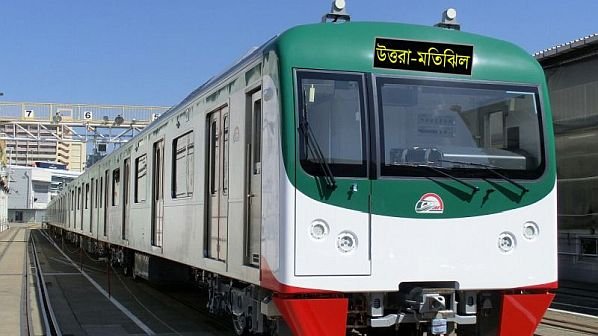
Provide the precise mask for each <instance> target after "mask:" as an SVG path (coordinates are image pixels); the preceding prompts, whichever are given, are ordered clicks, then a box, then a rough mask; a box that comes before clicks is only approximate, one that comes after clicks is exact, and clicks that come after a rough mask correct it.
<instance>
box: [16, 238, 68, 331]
mask: <svg viewBox="0 0 598 336" xmlns="http://www.w3.org/2000/svg"><path fill="white" fill-rule="evenodd" d="M29 237H30V239H29V246H28V247H29V251H28V253H27V258H26V260H25V262H26V263H29V264H30V266H31V268H30V269H31V270H32V271H33V272H34V274H31V272H27V273H26V274H27V275H28V276H29V275H32V276H33V277H34V279H32V280H33V282H34V283H35V287H36V289H37V296H36V297H37V299H38V303H39V307H40V308H41V311H40V315H41V318H42V321H43V327H44V331H45V335H52V336H62V330H61V329H60V326H59V324H58V320H57V319H56V315H55V314H54V309H53V308H52V303H51V301H50V297H49V296H48V288H47V287H46V282H45V280H44V273H43V271H42V268H41V265H40V262H39V256H38V251H37V248H36V246H35V238H34V237H32V236H31V235H30V236H29ZM27 292H28V291H27ZM33 299H34V297H33V295H30V294H29V295H27V306H28V307H32V306H33V304H32V303H33V302H32V301H33ZM27 311H30V310H29V309H28V310H27ZM27 320H28V321H29V322H28V324H29V328H28V331H29V332H28V334H29V335H33V334H34V333H33V331H34V330H35V326H34V325H33V320H32V319H31V317H27Z"/></svg>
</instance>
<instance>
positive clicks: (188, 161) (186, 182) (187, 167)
mask: <svg viewBox="0 0 598 336" xmlns="http://www.w3.org/2000/svg"><path fill="white" fill-rule="evenodd" d="M193 142H194V141H193V131H191V132H188V133H186V134H184V135H181V136H180V137H178V138H176V139H174V141H173V143H172V149H173V160H172V198H181V197H191V196H192V195H193V171H194V169H193V167H194V161H193V160H194V144H193Z"/></svg>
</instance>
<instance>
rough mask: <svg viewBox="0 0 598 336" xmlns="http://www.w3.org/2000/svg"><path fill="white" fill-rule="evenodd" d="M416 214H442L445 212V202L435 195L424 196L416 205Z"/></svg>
mask: <svg viewBox="0 0 598 336" xmlns="http://www.w3.org/2000/svg"><path fill="white" fill-rule="evenodd" d="M415 212H417V213H436V214H441V213H443V212H444V202H442V198H440V196H438V195H436V194H434V193H427V194H424V195H423V196H422V197H420V198H419V201H417V203H415Z"/></svg>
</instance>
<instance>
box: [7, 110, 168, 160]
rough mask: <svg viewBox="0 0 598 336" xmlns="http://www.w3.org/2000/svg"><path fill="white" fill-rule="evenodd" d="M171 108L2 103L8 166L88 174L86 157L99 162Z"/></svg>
mask: <svg viewBox="0 0 598 336" xmlns="http://www.w3.org/2000/svg"><path fill="white" fill-rule="evenodd" d="M168 109H169V107H163V106H141V105H90V104H64V103H31V102H5V101H2V102H0V139H3V140H6V144H7V154H8V162H9V163H10V164H13V165H21V166H31V165H33V163H34V162H36V161H46V162H58V163H62V164H65V165H66V166H67V168H68V169H69V170H73V171H83V170H84V169H85V167H86V166H87V164H86V161H87V160H86V157H87V152H88V151H90V152H93V153H94V155H93V157H92V159H94V160H96V159H97V157H98V156H99V155H100V154H101V153H102V150H101V148H102V146H103V148H104V151H105V149H106V146H107V145H110V146H112V147H111V148H114V146H118V145H119V144H122V143H126V142H127V141H128V140H130V139H131V138H132V137H134V136H135V135H136V134H138V133H139V132H141V130H142V129H143V128H144V127H146V126H147V125H149V124H150V123H151V122H152V121H153V120H155V119H157V118H158V117H159V116H160V115H161V114H162V113H164V112H165V111H167V110H168Z"/></svg>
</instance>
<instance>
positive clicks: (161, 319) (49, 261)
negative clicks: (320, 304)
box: [32, 230, 232, 336]
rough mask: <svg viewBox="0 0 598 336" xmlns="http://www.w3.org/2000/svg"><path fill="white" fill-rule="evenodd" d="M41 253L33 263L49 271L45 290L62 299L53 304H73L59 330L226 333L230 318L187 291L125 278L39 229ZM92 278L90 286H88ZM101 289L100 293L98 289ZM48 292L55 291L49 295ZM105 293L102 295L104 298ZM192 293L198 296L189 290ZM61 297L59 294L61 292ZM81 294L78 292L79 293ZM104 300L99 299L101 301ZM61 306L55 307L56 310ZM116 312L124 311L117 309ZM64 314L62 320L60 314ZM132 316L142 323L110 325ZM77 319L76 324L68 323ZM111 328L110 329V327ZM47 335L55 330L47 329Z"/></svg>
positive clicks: (34, 237) (207, 335)
mask: <svg viewBox="0 0 598 336" xmlns="http://www.w3.org/2000/svg"><path fill="white" fill-rule="evenodd" d="M32 240H35V243H36V247H37V248H38V250H39V251H38V252H40V253H37V254H39V255H40V256H42V257H41V258H40V259H43V260H38V263H39V264H40V266H39V267H38V268H39V269H40V270H41V271H42V273H44V274H45V275H48V276H47V278H48V279H45V280H41V281H40V282H43V283H47V282H49V283H51V286H50V289H49V290H47V293H48V292H49V294H50V295H48V296H50V301H51V300H52V299H57V300H58V301H63V302H62V303H59V304H58V305H59V306H61V307H62V308H63V309H64V308H65V307H66V308H72V311H71V312H64V311H63V312H60V313H57V314H55V315H58V317H57V320H58V325H61V323H66V324H67V325H69V324H70V326H69V328H70V331H64V328H63V333H64V334H84V333H86V334H89V333H90V331H91V332H92V333H96V334H98V332H99V334H102V333H103V334H114V333H120V334H124V335H126V334H149V335H161V334H164V335H183V334H184V335H205V336H220V335H231V334H232V328H231V325H230V322H228V320H227V321H222V319H218V318H215V317H213V316H211V315H208V314H207V313H206V311H205V309H202V307H201V304H200V303H199V302H198V303H194V302H191V301H190V300H189V297H190V295H185V293H184V292H181V290H180V288H175V289H173V290H172V291H171V292H169V291H163V290H162V289H161V288H159V287H155V286H151V285H150V284H148V283H147V282H145V281H135V280H133V279H131V278H130V277H125V276H124V275H121V274H119V272H118V271H117V270H115V269H113V268H112V267H110V266H109V264H108V263H107V262H105V261H104V260H98V259H95V258H94V257H93V256H90V255H87V253H85V252H84V251H82V250H80V249H79V248H78V247H76V246H72V245H70V244H67V243H64V249H62V250H61V249H60V248H59V245H62V244H61V243H62V242H60V244H56V242H54V241H53V240H52V238H51V237H49V235H47V234H45V233H44V232H43V231H42V230H35V231H34V232H32ZM90 283H95V285H93V286H92V285H90ZM102 291H103V292H104V296H105V297H104V298H101V297H100V296H101V295H99V294H98V293H100V292H102ZM52 292H54V294H53V295H52ZM72 292H77V293H80V294H82V293H85V294H83V295H87V296H88V297H89V300H91V301H93V302H98V304H99V303H101V304H103V308H102V309H99V311H96V312H94V311H93V309H92V308H93V307H89V306H90V304H89V303H87V302H81V301H82V300H81V298H80V297H77V295H73V293H72ZM106 295H107V297H106ZM193 295H194V297H199V295H197V294H193ZM61 296H63V297H61ZM79 296H80V295H79ZM102 302H103V303H102ZM114 302H118V304H120V305H122V306H123V308H124V309H125V310H126V311H127V313H124V315H126V317H125V318H123V316H124V315H123V313H121V312H118V311H117V309H114V304H115V303H114ZM59 310H60V309H59ZM107 311H111V312H112V313H111V314H119V315H120V317H118V318H116V319H112V318H107V319H105V320H104V321H100V320H101V318H102V315H105V316H109V315H110V314H108V313H107ZM121 311H123V310H122V309H121ZM61 316H62V318H64V319H65V320H66V322H64V321H62V319H61ZM127 318H128V319H137V320H138V321H139V322H141V323H142V325H144V326H145V327H141V326H140V325H139V324H138V325H137V326H135V325H132V323H130V320H129V321H127V323H128V324H127V325H126V326H124V327H121V328H120V329H119V330H116V329H115V328H116V327H115V325H119V324H123V325H124V324H125V322H124V321H123V320H124V319H127ZM75 322H78V325H76V326H74V325H73V324H74V323H75ZM110 328H112V329H110ZM46 334H47V335H55V334H51V333H46Z"/></svg>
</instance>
